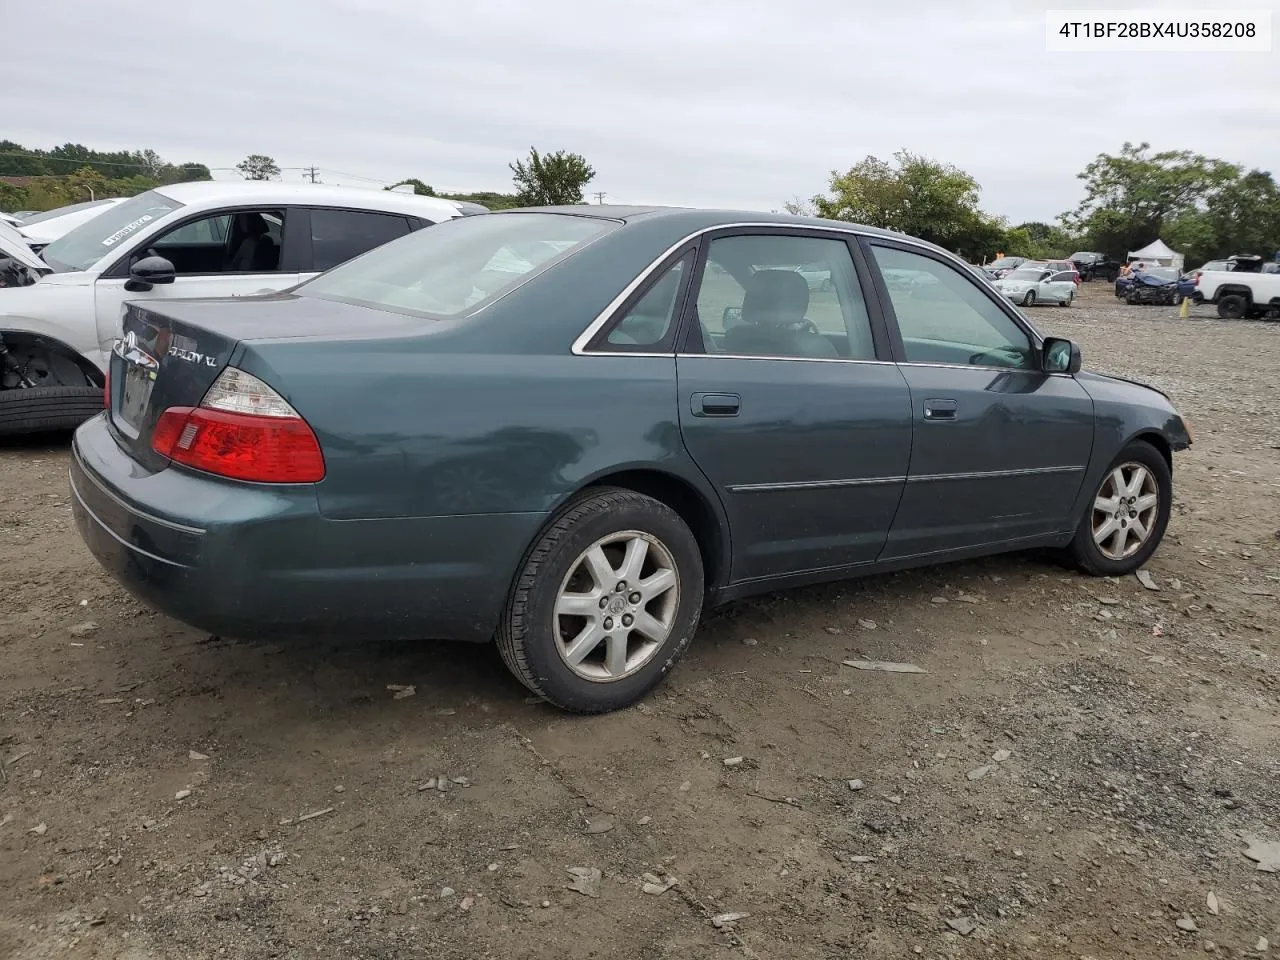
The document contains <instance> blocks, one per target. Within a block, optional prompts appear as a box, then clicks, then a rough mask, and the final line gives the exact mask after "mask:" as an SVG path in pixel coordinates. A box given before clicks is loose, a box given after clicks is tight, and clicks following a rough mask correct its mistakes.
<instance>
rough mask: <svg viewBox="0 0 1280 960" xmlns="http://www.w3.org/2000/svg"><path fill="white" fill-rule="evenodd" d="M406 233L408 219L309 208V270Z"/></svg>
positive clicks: (369, 248) (380, 244)
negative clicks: (310, 264) (310, 261)
mask: <svg viewBox="0 0 1280 960" xmlns="http://www.w3.org/2000/svg"><path fill="white" fill-rule="evenodd" d="M407 233H409V221H408V220H407V219H406V218H404V217H401V216H396V215H394V214H387V213H367V212H363V211H358V210H312V211H311V259H312V269H313V270H328V269H329V268H330V267H336V266H337V265H338V264H340V263H345V262H346V261H348V260H350V259H351V258H352V257H358V256H360V254H362V253H366V252H368V251H369V250H372V249H373V248H374V247H380V246H382V245H383V244H384V243H388V242H390V241H391V240H395V239H397V238H398V237H403V236H404V235H405V234H407Z"/></svg>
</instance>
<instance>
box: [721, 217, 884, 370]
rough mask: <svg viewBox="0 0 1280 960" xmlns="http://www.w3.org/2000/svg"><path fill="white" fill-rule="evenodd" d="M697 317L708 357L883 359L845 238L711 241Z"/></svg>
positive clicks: (772, 237) (766, 236)
mask: <svg viewBox="0 0 1280 960" xmlns="http://www.w3.org/2000/svg"><path fill="white" fill-rule="evenodd" d="M697 313H698V321H699V323H700V328H699V329H700V332H701V334H702V345H703V349H704V350H705V351H706V352H707V353H727V354H733V355H736V356H746V357H810V358H818V359H832V360H836V359H845V360H872V359H875V344H874V342H873V341H872V338H871V322H870V319H869V317H868V315H867V306H866V301H865V300H864V299H863V296H862V288H861V286H860V285H859V283H858V276H857V273H856V271H855V269H854V265H853V258H852V256H851V255H850V253H849V248H848V246H847V245H846V244H845V243H844V241H842V240H830V239H826V238H823V237H804V236H791V235H782V234H764V235H758V236H733V237H720V238H718V239H716V240H713V241H711V245H710V247H709V249H708V251H707V266H706V269H705V270H704V271H703V274H702V281H701V284H700V285H699V288H698V297H697Z"/></svg>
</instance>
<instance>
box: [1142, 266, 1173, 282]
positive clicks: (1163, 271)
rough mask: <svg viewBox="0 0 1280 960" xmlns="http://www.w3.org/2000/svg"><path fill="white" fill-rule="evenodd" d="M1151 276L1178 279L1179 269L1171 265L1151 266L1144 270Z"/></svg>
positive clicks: (1159, 278)
mask: <svg viewBox="0 0 1280 960" xmlns="http://www.w3.org/2000/svg"><path fill="white" fill-rule="evenodd" d="M1142 272H1143V273H1145V274H1146V275H1147V276H1149V277H1155V278H1157V279H1158V280H1177V279H1178V271H1177V270H1172V269H1170V268H1169V267H1149V268H1147V269H1146V270H1143V271H1142Z"/></svg>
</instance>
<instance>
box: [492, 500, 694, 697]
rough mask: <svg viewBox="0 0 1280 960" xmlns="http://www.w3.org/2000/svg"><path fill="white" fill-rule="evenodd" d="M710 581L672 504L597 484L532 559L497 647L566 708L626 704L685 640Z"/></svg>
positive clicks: (528, 682)
mask: <svg viewBox="0 0 1280 960" xmlns="http://www.w3.org/2000/svg"><path fill="white" fill-rule="evenodd" d="M704 587H705V584H704V581H703V567H702V555H701V553H700V551H699V549H698V543H697V540H695V539H694V536H693V534H692V533H691V532H690V530H689V527H688V526H687V525H686V524H685V522H684V521H683V520H682V519H680V516H679V515H678V514H677V513H676V512H675V511H673V510H672V509H671V508H670V507H668V506H667V505H666V504H664V503H661V502H660V501H658V500H654V499H653V498H651V497H646V496H644V495H643V494H639V493H635V492H634V491H631V490H622V489H616V488H600V489H598V490H592V491H589V492H588V493H587V494H585V495H583V496H582V497H581V498H580V499H578V500H577V501H575V502H574V503H572V504H571V505H570V506H569V507H568V508H567V509H566V510H565V511H564V512H563V513H561V514H560V515H559V517H557V518H556V520H555V521H554V522H553V523H552V524H551V525H550V526H549V527H547V528H546V530H544V531H543V533H542V535H541V537H540V538H539V539H538V542H537V543H536V544H535V545H534V547H533V550H532V551H531V552H530V553H529V555H528V557H527V558H526V560H525V562H524V565H523V567H522V568H521V570H520V572H519V573H518V574H517V577H516V582H515V585H514V587H513V588H512V591H511V595H510V598H509V599H508V602H507V609H506V612H505V615H504V617H503V620H502V623H501V625H500V626H499V629H498V638H497V640H498V650H499V651H500V652H501V654H502V659H503V661H504V662H505V663H506V665H507V667H508V669H510V670H511V672H512V673H514V674H515V675H516V677H517V679H519V680H520V682H521V683H523V684H524V685H525V686H526V687H528V688H529V689H530V690H532V691H533V692H534V693H536V694H538V695H539V696H542V697H544V698H546V699H547V700H548V701H550V702H551V703H553V704H555V705H556V706H558V707H560V708H561V709H563V710H569V711H572V712H574V713H604V712H607V711H610V710H619V709H621V708H623V707H627V706H630V705H631V704H633V703H635V702H636V701H637V700H639V699H640V698H641V697H643V696H644V695H645V694H646V693H648V692H649V691H650V690H651V689H653V687H654V686H656V685H657V684H658V682H659V681H661V680H662V678H663V677H664V676H665V675H666V673H667V671H668V670H670V669H671V667H672V666H674V665H675V663H676V661H677V660H678V659H679V657H680V655H681V654H682V653H683V652H684V651H685V648H687V647H688V646H689V642H690V641H691V640H692V639H693V634H694V631H695V630H696V629H697V626H698V619H699V617H700V616H701V614H702V600H703V592H704Z"/></svg>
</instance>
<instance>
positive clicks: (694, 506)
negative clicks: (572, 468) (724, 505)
mask: <svg viewBox="0 0 1280 960" xmlns="http://www.w3.org/2000/svg"><path fill="white" fill-rule="evenodd" d="M591 487H624V488H626V489H628V490H634V491H635V492H636V493H642V494H644V495H645V496H646V497H653V499H655V500H660V501H661V502H663V503H665V504H666V505H667V506H668V507H670V508H671V509H672V510H674V511H675V512H676V513H678V514H679V515H680V519H681V520H683V521H684V522H685V523H686V524H688V525H689V529H690V530H691V531H692V532H693V536H694V539H696V540H697V541H698V549H699V551H700V552H701V553H702V568H703V572H704V574H705V577H706V581H707V586H709V587H710V586H715V585H717V584H721V583H723V582H724V580H725V579H726V576H725V575H726V574H727V573H728V571H727V570H726V569H724V568H725V543H724V533H723V531H722V530H721V527H720V521H719V518H718V517H717V516H716V512H715V510H714V509H712V507H711V504H709V503H707V500H706V498H705V497H704V496H703V495H702V494H701V493H699V492H698V490H697V489H695V488H694V487H693V486H692V485H691V484H690V483H688V482H687V481H685V480H681V479H680V478H679V477H675V476H673V475H671V474H669V473H662V472H660V471H658V470H626V471H622V472H620V473H613V474H610V475H609V476H606V477H600V478H598V479H596V480H595V481H593V482H592V483H591V484H590V485H589V486H588V487H587V489H590V488H591Z"/></svg>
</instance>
